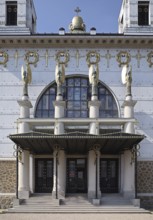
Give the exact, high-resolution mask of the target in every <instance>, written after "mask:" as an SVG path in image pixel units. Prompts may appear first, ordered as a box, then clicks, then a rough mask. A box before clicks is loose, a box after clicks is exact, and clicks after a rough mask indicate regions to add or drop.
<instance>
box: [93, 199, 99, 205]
mask: <svg viewBox="0 0 153 220" xmlns="http://www.w3.org/2000/svg"><path fill="white" fill-rule="evenodd" d="M92 204H93V205H95V206H99V205H100V199H93V200H92Z"/></svg>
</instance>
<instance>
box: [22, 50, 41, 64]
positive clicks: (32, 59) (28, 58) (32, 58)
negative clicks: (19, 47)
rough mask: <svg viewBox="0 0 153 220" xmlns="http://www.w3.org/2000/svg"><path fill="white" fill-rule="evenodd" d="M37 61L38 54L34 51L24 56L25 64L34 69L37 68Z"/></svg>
mask: <svg viewBox="0 0 153 220" xmlns="http://www.w3.org/2000/svg"><path fill="white" fill-rule="evenodd" d="M38 61H39V54H38V53H37V52H35V51H28V52H27V53H26V54H25V62H26V63H27V64H28V65H29V64H32V65H34V66H35V67H36V66H37V63H38Z"/></svg>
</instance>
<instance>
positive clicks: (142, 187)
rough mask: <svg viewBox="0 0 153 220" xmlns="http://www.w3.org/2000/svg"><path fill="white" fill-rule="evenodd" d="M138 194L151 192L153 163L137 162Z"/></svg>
mask: <svg viewBox="0 0 153 220" xmlns="http://www.w3.org/2000/svg"><path fill="white" fill-rule="evenodd" d="M137 168H138V193H152V192H153V175H152V172H153V161H138V165H137Z"/></svg>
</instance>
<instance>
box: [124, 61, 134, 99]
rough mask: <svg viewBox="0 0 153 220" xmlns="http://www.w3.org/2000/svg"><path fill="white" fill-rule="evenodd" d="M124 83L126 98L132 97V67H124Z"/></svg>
mask: <svg viewBox="0 0 153 220" xmlns="http://www.w3.org/2000/svg"><path fill="white" fill-rule="evenodd" d="M122 83H123V84H124V85H126V96H131V95H132V92H131V85H132V66H127V65H125V66H123V69H122Z"/></svg>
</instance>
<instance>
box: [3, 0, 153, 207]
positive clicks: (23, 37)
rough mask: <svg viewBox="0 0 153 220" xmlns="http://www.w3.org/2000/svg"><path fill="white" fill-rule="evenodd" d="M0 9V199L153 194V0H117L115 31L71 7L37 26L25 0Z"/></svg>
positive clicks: (138, 198)
mask: <svg viewBox="0 0 153 220" xmlns="http://www.w3.org/2000/svg"><path fill="white" fill-rule="evenodd" d="M0 7H1V8H0V10H1V11H3V13H2V16H1V17H0V79H1V80H0V91H1V92H0V103H1V106H0V112H1V114H0V177H1V182H0V202H1V207H8V206H10V204H11V202H12V199H13V198H17V199H28V198H29V197H30V196H31V194H35V193H40V196H41V194H44V193H48V194H50V195H51V196H52V198H54V199H57V200H60V199H64V198H65V196H67V195H69V194H72V193H73V194H74V195H75V194H78V193H83V194H86V195H87V197H88V199H89V200H90V201H92V200H93V201H95V200H96V202H100V199H101V198H102V197H103V195H104V194H120V195H122V196H123V197H125V198H129V199H131V201H132V202H133V204H136V203H139V202H140V203H141V206H144V207H146V206H148V207H149V206H150V205H151V204H152V201H153V138H152V137H153V127H152V124H153V122H152V114H153V110H152V109H153V108H152V105H153V95H152V94H153V88H152V85H153V76H152V68H153V37H152V35H153V15H152V13H151V11H152V7H153V0H148V1H137V0H129V1H123V3H122V7H121V11H120V15H119V20H118V22H119V33H118V34H101V33H97V32H96V28H91V29H90V31H89V32H87V31H86V25H85V24H84V22H83V19H82V17H81V16H80V15H78V13H79V9H78V8H77V9H76V13H77V15H76V16H74V18H73V19H72V22H71V24H70V25H69V32H68V33H67V32H66V31H65V29H64V28H60V29H59V33H57V34H37V33H36V12H35V8H34V4H33V1H32V0H22V1H21V0H17V1H6V0H3V1H2V3H1V5H0Z"/></svg>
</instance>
